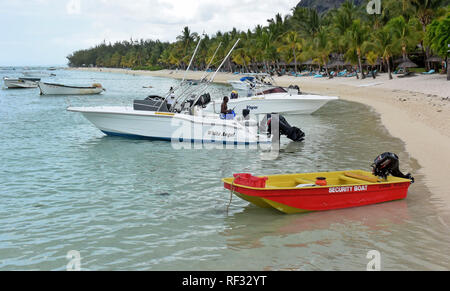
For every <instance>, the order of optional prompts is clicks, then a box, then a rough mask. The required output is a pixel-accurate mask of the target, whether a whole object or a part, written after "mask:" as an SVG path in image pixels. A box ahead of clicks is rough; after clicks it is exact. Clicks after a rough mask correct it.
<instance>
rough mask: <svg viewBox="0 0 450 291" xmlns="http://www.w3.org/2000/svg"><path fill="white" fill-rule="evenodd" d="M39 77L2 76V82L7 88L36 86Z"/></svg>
mask: <svg viewBox="0 0 450 291" xmlns="http://www.w3.org/2000/svg"><path fill="white" fill-rule="evenodd" d="M38 81H40V79H34V78H8V77H4V78H3V82H4V84H5V87H6V88H8V89H28V88H37V86H38V85H37V82H38Z"/></svg>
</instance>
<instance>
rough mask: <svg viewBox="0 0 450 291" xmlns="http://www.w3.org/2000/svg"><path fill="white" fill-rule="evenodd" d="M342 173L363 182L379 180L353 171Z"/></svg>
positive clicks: (376, 181)
mask: <svg viewBox="0 0 450 291" xmlns="http://www.w3.org/2000/svg"><path fill="white" fill-rule="evenodd" d="M344 175H345V176H346V177H350V178H354V179H357V180H362V181H364V182H370V183H378V182H379V181H380V180H379V179H378V178H377V177H375V176H366V175H361V174H358V173H353V172H345V173H344Z"/></svg>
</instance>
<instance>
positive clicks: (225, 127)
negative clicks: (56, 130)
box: [67, 107, 270, 145]
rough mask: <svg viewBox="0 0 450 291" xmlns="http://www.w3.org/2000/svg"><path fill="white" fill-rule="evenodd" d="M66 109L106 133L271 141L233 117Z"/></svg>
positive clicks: (171, 138)
mask: <svg viewBox="0 0 450 291" xmlns="http://www.w3.org/2000/svg"><path fill="white" fill-rule="evenodd" d="M67 110H68V111H73V112H80V113H82V114H83V116H84V117H85V118H86V119H87V120H89V121H90V122H91V123H92V124H93V125H95V126H96V127H97V128H98V129H100V130H101V131H102V132H103V133H105V134H107V135H113V136H122V137H128V138H146V139H154V140H165V141H171V142H196V143H220V144H231V145H236V144H244V145H250V144H259V143H270V138H269V137H267V136H265V135H259V134H257V132H256V128H249V127H244V126H241V125H239V124H238V123H237V122H234V121H233V120H220V119H209V118H203V117H196V116H191V115H184V114H174V113H165V112H154V111H138V110H134V109H133V108H131V107H97V108H95V107H91V108H73V107H72V108H68V109H67Z"/></svg>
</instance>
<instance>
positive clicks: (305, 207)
mask: <svg viewBox="0 0 450 291" xmlns="http://www.w3.org/2000/svg"><path fill="white" fill-rule="evenodd" d="M353 172H356V173H359V174H361V173H362V174H364V175H366V176H370V175H371V173H369V172H364V171H353ZM335 173H337V174H339V175H340V176H342V175H343V174H344V172H335ZM327 174H329V173H316V174H315V175H318V176H326V175H327ZM276 177H277V176H269V182H270V180H271V178H272V179H276ZM223 181H224V187H225V188H226V189H228V190H231V191H232V192H233V193H234V194H236V195H237V196H238V197H240V198H242V199H244V200H246V201H249V202H250V203H253V204H255V205H257V206H260V207H264V208H275V209H277V210H279V211H281V212H283V213H287V214H293V213H303V212H311V211H324V210H334V209H343V208H351V207H358V206H365V205H371V204H378V203H383V202H388V201H395V200H402V199H405V198H406V197H407V193H408V188H409V186H410V184H411V181H410V180H408V179H401V178H396V177H389V179H388V181H385V182H378V183H353V184H341V185H330V186H322V187H306V188H289V187H288V188H286V187H285V188H284V189H281V188H279V189H274V188H271V187H270V186H269V187H267V188H262V189H261V188H259V189H258V188H252V187H246V186H242V185H236V184H233V178H227V179H224V180H223Z"/></svg>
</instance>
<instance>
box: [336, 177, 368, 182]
mask: <svg viewBox="0 0 450 291" xmlns="http://www.w3.org/2000/svg"><path fill="white" fill-rule="evenodd" d="M339 179H341V180H343V181H346V182H349V183H350V184H364V183H367V181H363V180H359V179H355V178H350V177H347V176H345V175H340V176H339Z"/></svg>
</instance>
